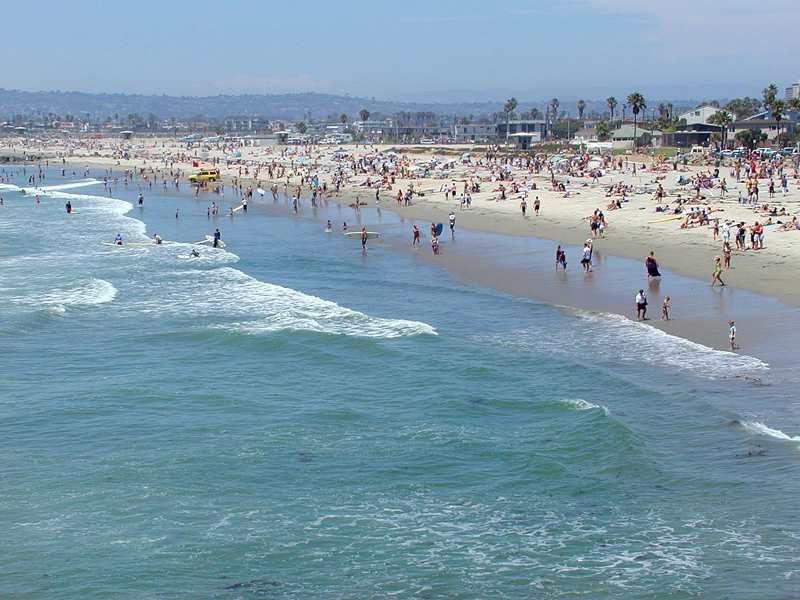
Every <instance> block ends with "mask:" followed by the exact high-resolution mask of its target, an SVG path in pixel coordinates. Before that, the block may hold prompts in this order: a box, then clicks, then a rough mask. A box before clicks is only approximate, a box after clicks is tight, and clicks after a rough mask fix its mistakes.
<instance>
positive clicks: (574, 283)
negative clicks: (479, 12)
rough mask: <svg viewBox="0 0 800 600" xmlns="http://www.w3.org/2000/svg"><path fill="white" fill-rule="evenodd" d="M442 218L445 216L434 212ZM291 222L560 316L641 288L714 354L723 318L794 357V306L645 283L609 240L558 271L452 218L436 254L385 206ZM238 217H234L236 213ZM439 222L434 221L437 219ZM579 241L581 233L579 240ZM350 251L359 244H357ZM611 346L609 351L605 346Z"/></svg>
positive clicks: (283, 207) (628, 300) (534, 241)
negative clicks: (587, 269) (588, 258)
mask: <svg viewBox="0 0 800 600" xmlns="http://www.w3.org/2000/svg"><path fill="white" fill-rule="evenodd" d="M250 206H251V209H250V210H251V211H253V210H256V211H265V212H267V213H271V214H280V215H284V216H294V213H293V211H292V209H291V202H290V200H287V199H286V198H284V197H279V199H278V200H277V202H273V200H272V198H271V197H264V198H257V199H256V200H255V201H254V202H251V204H250ZM440 216H444V217H446V215H440ZM297 217H298V218H310V219H314V220H316V221H317V222H319V223H320V230H321V231H322V228H323V227H324V223H325V221H326V220H327V219H330V220H331V221H333V223H334V231H335V232H340V230H341V224H342V221H346V222H347V223H348V228H349V231H357V230H359V229H360V228H361V227H362V225H366V226H367V229H368V230H370V231H379V232H381V233H382V234H383V237H382V238H381V240H379V241H370V242H369V245H368V251H369V248H372V247H376V246H377V247H383V248H389V249H391V250H392V251H400V252H405V253H409V254H411V255H413V256H415V257H416V258H417V259H418V260H421V261H424V262H426V263H431V264H437V265H440V266H441V267H442V268H443V269H445V270H446V271H447V272H448V273H449V274H450V275H451V276H453V277H454V278H455V279H457V280H460V281H463V282H467V283H473V284H478V285H480V286H484V287H487V288H491V289H494V290H497V291H500V292H503V293H507V294H510V295H513V296H516V297H521V298H530V299H533V300H537V301H541V302H545V303H548V304H551V305H554V306H557V307H562V308H563V309H564V310H565V311H566V312H572V313H574V312H575V311H588V312H591V313H594V314H595V315H596V316H598V317H600V318H604V317H609V318H611V316H612V315H623V316H624V317H626V318H629V319H631V320H634V319H635V305H634V298H635V296H636V293H637V291H638V290H639V289H644V290H645V291H646V293H647V296H648V312H647V317H648V320H647V321H646V324H647V325H651V326H653V327H656V328H658V329H660V330H662V331H664V332H666V333H669V334H671V335H675V336H679V337H682V338H685V339H688V340H690V341H693V342H696V343H699V344H702V345H703V346H707V347H709V348H714V349H717V350H723V351H724V350H728V349H729V342H728V324H727V322H728V320H729V319H733V320H735V321H736V324H737V330H738V342H739V344H740V346H741V349H740V352H741V353H743V354H747V355H750V356H755V357H757V358H759V359H761V360H763V361H765V362H767V363H769V364H770V365H771V366H772V367H773V370H775V368H777V369H778V370H781V369H782V368H788V367H789V366H791V365H792V364H795V363H796V360H795V357H794V356H793V355H792V353H791V348H792V337H793V335H794V334H793V332H794V331H798V330H800V329H799V328H800V311H798V310H797V309H796V308H793V307H791V306H788V305H786V304H784V303H782V302H781V301H780V300H778V299H776V298H772V297H769V296H765V295H762V294H757V293H754V292H751V291H749V290H743V289H737V288H733V287H727V286H726V287H725V288H719V287H714V288H712V287H711V285H710V283H709V282H708V281H704V280H700V279H697V278H693V277H687V276H684V275H681V274H678V273H675V272H673V271H671V270H669V269H663V268H662V269H661V272H662V277H661V278H660V279H656V280H650V281H648V278H647V275H646V272H645V268H644V264H643V261H642V260H634V259H630V258H625V257H620V256H616V255H613V254H610V253H609V252H607V250H606V240H603V239H597V240H595V241H594V247H595V250H594V256H593V263H594V264H593V271H592V272H591V273H588V274H584V273H583V271H582V268H581V265H580V257H581V246H578V245H571V244H569V245H565V244H562V247H564V248H565V250H566V253H567V260H568V265H567V271H566V272H564V271H561V270H558V271H556V270H555V268H554V265H555V248H556V244H555V243H554V242H552V241H549V240H544V239H539V238H536V237H531V236H526V237H522V236H509V235H502V234H492V233H486V232H483V231H478V230H474V229H471V228H467V227H464V226H463V223H462V219H461V215H457V217H458V219H457V223H456V232H455V235H454V236H452V237H451V235H450V232H449V230H448V228H447V225H446V224H445V231H444V233H443V235H442V236H441V237H440V242H441V243H440V247H441V253H440V254H439V255H438V256H434V255H433V254H432V252H431V248H430V239H429V235H428V231H429V229H430V223H431V221H430V220H422V219H417V218H409V217H407V216H406V214H405V213H402V214H398V212H395V211H394V210H390V209H386V208H383V207H381V208H374V207H363V208H361V209H360V210H359V211H358V212H356V211H355V210H354V209H353V208H350V207H349V206H347V205H346V204H343V203H341V202H337V201H335V200H328V203H327V207H326V206H324V205H321V206H319V207H318V208H316V209H313V208H311V207H310V205H309V201H308V199H304V201H303V204H302V208H301V209H300V211H299V213H298V214H297ZM234 218H239V217H234ZM441 221H446V219H444V218H440V219H439V220H436V221H435V222H441ZM414 223H416V224H417V227H418V228H419V230H420V232H421V234H422V238H423V239H422V244H421V245H420V246H417V247H412V246H411V226H412V224H414ZM583 239H584V240H585V239H586V238H585V237H584V238H583ZM354 251H355V252H358V251H360V250H359V247H358V244H357V243H356V242H354ZM667 295H668V296H670V297H671V304H672V310H671V317H672V319H671V320H670V321H662V320H660V312H661V302H662V300H663V298H664V296H667ZM609 352H613V349H612V348H609Z"/></svg>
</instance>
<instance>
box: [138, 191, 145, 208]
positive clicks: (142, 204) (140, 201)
mask: <svg viewBox="0 0 800 600" xmlns="http://www.w3.org/2000/svg"><path fill="white" fill-rule="evenodd" d="M142 206H144V196H143V195H142V192H139V208H142Z"/></svg>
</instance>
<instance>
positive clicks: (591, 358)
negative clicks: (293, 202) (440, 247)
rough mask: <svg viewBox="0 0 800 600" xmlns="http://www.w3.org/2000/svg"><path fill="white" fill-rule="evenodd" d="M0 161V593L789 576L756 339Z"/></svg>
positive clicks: (785, 466)
mask: <svg viewBox="0 0 800 600" xmlns="http://www.w3.org/2000/svg"><path fill="white" fill-rule="evenodd" d="M30 169H31V168H30V167H28V172H27V174H30V172H31V170H30ZM7 172H12V173H13V177H12V181H11V182H10V183H9V184H6V185H3V186H0V195H2V196H3V197H4V205H3V206H2V207H0V307H2V310H0V340H1V341H2V346H3V350H2V354H0V365H2V377H1V378H0V477H1V478H2V479H1V481H2V485H1V486H0V526H2V530H3V540H2V541H3V543H2V545H1V546H0V595H1V596H3V597H20V598H82V599H83V598H107V597H118V598H276V599H294V598H297V599H309V598H336V599H339V598H341V599H345V598H348V599H349V598H389V597H392V598H431V599H433V598H447V599H462V598H463V599H470V598H490V597H491V598H652V599H659V598H671V599H672V598H675V599H678V598H742V599H745V598H786V597H790V596H791V595H792V594H796V593H797V590H798V589H800V558H798V555H799V554H800V552H798V551H799V550H800V523H799V522H798V519H797V516H798V512H797V498H798V492H800V427H798V423H797V420H796V418H795V416H794V415H795V414H796V413H795V412H793V410H794V409H793V408H792V407H794V406H795V400H794V398H795V397H796V393H795V390H796V386H792V385H787V384H786V382H785V381H783V380H781V382H780V383H779V384H778V383H776V382H775V381H773V375H772V369H771V367H770V365H768V364H766V363H765V362H763V361H762V360H759V359H757V358H754V357H749V356H746V355H734V354H730V353H727V352H720V351H717V350H712V349H710V348H707V347H705V346H702V345H699V344H696V343H693V342H687V341H685V340H681V339H678V338H675V337H673V336H670V335H668V334H666V333H663V332H661V331H658V330H655V329H653V328H651V327H649V326H646V325H641V324H635V323H631V322H630V321H627V320H625V319H621V318H613V317H610V316H608V315H597V314H595V313H590V312H586V311H578V312H573V313H570V312H569V311H564V310H562V309H558V308H556V307H553V306H550V305H548V304H544V303H540V302H535V301H532V300H528V299H523V298H518V297H514V296H511V295H508V294H504V293H500V292H498V291H494V290H492V289H490V288H487V287H482V286H477V285H471V284H467V283H463V282H461V281H458V280H455V279H454V278H452V277H451V276H449V275H448V273H447V272H446V271H445V270H443V269H441V268H440V267H438V266H437V265H435V264H430V263H429V262H426V261H421V260H418V259H417V258H416V257H415V256H414V255H413V254H412V253H408V252H397V251H395V250H393V249H392V248H391V244H389V243H371V244H370V247H369V248H368V252H367V254H366V255H362V254H361V252H360V248H359V243H358V241H355V240H349V239H346V238H344V236H341V235H339V234H338V233H335V234H326V233H324V232H323V231H322V228H321V226H320V223H319V221H318V220H315V219H313V218H311V217H313V214H312V210H311V209H310V207H309V206H308V205H307V204H306V205H305V206H304V208H303V216H302V217H299V218H298V217H294V216H293V215H292V214H291V212H290V211H289V210H288V208H287V207H286V205H285V201H284V200H283V199H282V200H281V201H280V202H278V203H277V204H276V203H273V201H272V199H271V198H264V199H260V198H256V200H255V201H254V202H253V203H252V204H251V210H250V212H249V214H247V215H238V216H236V217H234V218H228V217H223V216H220V217H218V218H209V217H207V214H206V207H207V206H208V204H210V203H211V201H212V200H213V201H219V200H220V197H219V196H217V195H212V194H204V195H201V196H200V197H199V198H193V197H192V196H191V195H190V194H189V193H188V191H182V192H180V193H177V192H173V191H169V192H166V193H165V192H164V191H163V190H162V189H160V188H159V187H158V186H156V187H154V188H152V189H150V188H148V187H144V188H143V192H144V194H145V205H144V208H143V209H139V208H138V207H135V206H134V204H135V199H136V195H137V193H138V191H139V187H138V185H137V184H131V185H129V186H127V187H126V186H124V185H121V184H120V185H117V186H115V187H114V189H112V190H110V191H107V190H105V189H104V186H103V185H102V183H97V182H96V180H94V181H92V180H88V181H80V178H79V177H66V178H62V177H61V175H60V172H59V171H55V170H53V171H50V172H49V173H48V177H47V179H46V180H45V182H44V185H53V186H55V185H60V184H62V183H63V184H70V187H60V189H52V188H51V189H47V190H41V191H40V192H39V194H40V197H39V200H40V201H39V204H36V202H35V194H34V193H33V192H31V191H29V192H27V193H26V192H23V191H21V190H20V189H19V187H25V177H24V175H23V174H22V173H21V172H18V171H17V170H12V169H7ZM90 175H94V176H95V177H100V176H101V175H102V174H101V173H100V172H92V173H91V174H90ZM72 184H75V185H74V186H73V185H72ZM83 184H86V185H83ZM15 186H16V187H15ZM68 199H69V200H70V201H71V203H72V205H73V207H74V210H75V214H73V215H71V216H68V215H66V214H65V210H64V204H65V202H66V201H67V200H68ZM233 201H234V197H232V196H231V195H230V191H228V197H227V198H226V199H224V200H223V206H225V207H229V206H230V205H231V203H232V202H233ZM176 210H179V211H180V216H179V218H176V217H175V211H176ZM320 210H322V209H320ZM328 215H331V216H333V218H334V219H336V220H337V226H338V224H339V222H340V221H341V220H342V219H346V220H348V222H351V223H352V224H353V225H355V224H356V223H357V222H358V219H359V218H358V217H356V216H355V215H353V213H352V211H351V210H350V209H348V208H346V207H337V206H335V205H333V204H331V205H330V206H329V207H328V209H327V212H324V213H321V214H318V215H317V217H320V216H323V217H327V216H328ZM360 218H361V219H363V220H365V221H367V222H368V221H369V220H370V219H373V218H376V219H377V218H380V219H381V220H382V221H384V223H385V224H387V227H388V231H389V232H390V233H391V231H392V230H391V226H392V223H393V217H392V216H391V215H389V214H388V213H386V212H385V211H384V214H383V215H380V216H377V215H375V214H374V213H373V212H371V211H364V213H363V215H362V216H361V217H360ZM217 226H218V227H219V228H220V229H221V231H222V235H223V239H224V240H225V241H226V243H227V247H226V249H225V250H211V249H207V248H204V247H203V246H195V247H197V248H199V249H200V252H201V257H200V258H199V259H188V258H186V255H187V254H188V253H189V251H190V249H191V248H192V247H193V246H191V245H190V244H191V242H194V241H197V240H201V239H203V238H204V236H205V235H206V234H210V233H211V232H212V231H213V229H214V228H215V227H217ZM117 232H120V233H122V234H123V236H124V237H125V239H126V240H127V241H129V242H134V243H143V242H146V241H147V240H146V237H145V236H146V235H152V234H153V233H156V232H157V233H159V234H160V235H161V237H162V238H163V239H164V240H167V241H168V242H170V243H166V244H164V245H162V246H160V247H157V246H155V245H133V246H125V247H123V248H117V247H112V246H109V245H107V242H110V241H111V240H112V239H113V237H114V235H115V234H116V233H117ZM787 407H789V408H787Z"/></svg>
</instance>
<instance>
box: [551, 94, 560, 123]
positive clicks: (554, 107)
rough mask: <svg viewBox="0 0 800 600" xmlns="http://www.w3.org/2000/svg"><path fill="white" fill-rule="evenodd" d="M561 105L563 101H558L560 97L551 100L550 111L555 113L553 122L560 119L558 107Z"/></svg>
mask: <svg viewBox="0 0 800 600" xmlns="http://www.w3.org/2000/svg"><path fill="white" fill-rule="evenodd" d="M560 105H561V103H560V102H559V101H558V98H553V99H552V100H550V111H551V114H552V115H553V124H555V122H556V121H557V120H558V107H559V106H560Z"/></svg>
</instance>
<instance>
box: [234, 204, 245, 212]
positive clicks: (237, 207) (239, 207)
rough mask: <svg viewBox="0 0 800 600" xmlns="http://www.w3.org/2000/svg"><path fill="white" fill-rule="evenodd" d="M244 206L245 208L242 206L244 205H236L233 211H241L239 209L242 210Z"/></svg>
mask: <svg viewBox="0 0 800 600" xmlns="http://www.w3.org/2000/svg"><path fill="white" fill-rule="evenodd" d="M243 208H244V206H242V205H241V204H240V205H239V206H234V207H233V208H232V209H231V212H239V211H240V210H242V209H243Z"/></svg>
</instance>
